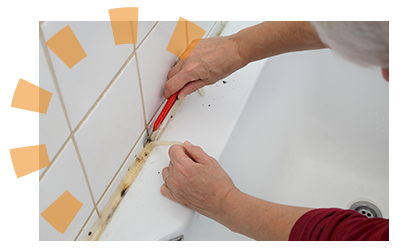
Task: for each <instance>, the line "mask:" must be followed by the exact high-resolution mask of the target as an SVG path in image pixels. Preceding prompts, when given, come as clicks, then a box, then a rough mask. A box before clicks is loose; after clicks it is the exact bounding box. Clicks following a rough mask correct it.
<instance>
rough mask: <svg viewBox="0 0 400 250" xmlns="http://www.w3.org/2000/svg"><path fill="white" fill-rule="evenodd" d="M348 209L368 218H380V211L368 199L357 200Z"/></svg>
mask: <svg viewBox="0 0 400 250" xmlns="http://www.w3.org/2000/svg"><path fill="white" fill-rule="evenodd" d="M350 209H352V210H355V211H357V212H359V213H360V214H363V215H365V216H367V217H368V218H382V213H381V211H380V210H379V208H378V207H377V206H375V205H374V204H372V203H371V202H368V201H357V202H355V203H354V204H353V205H351V206H350Z"/></svg>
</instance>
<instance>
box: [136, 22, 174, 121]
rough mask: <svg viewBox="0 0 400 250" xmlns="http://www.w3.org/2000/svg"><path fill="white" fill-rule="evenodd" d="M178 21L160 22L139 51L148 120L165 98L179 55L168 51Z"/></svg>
mask: <svg viewBox="0 0 400 250" xmlns="http://www.w3.org/2000/svg"><path fill="white" fill-rule="evenodd" d="M176 23H177V22H159V23H158V24H157V25H156V27H155V28H154V30H153V31H152V32H151V33H150V35H149V37H147V39H146V40H145V41H144V43H143V44H142V45H141V46H140V48H139V49H138V52H137V56H138V62H139V72H140V77H141V81H142V87H143V96H144V103H145V110H146V119H147V122H149V121H150V119H151V117H152V116H153V115H154V114H155V112H156V111H157V109H158V108H159V107H160V104H161V103H162V101H163V100H164V96H163V90H164V85H165V82H166V81H167V74H168V72H169V70H170V69H171V68H172V66H173V65H174V63H175V61H176V59H177V56H176V55H174V54H172V53H171V52H168V51H167V46H168V43H169V40H170V39H171V36H172V33H173V32H174V29H175V25H176Z"/></svg>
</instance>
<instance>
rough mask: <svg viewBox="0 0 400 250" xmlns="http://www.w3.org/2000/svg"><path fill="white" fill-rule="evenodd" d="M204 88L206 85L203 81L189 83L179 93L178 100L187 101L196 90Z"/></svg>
mask: <svg viewBox="0 0 400 250" xmlns="http://www.w3.org/2000/svg"><path fill="white" fill-rule="evenodd" d="M204 86H205V84H204V82H203V81H202V80H197V81H194V82H189V83H188V84H186V85H185V86H184V87H183V88H182V89H181V91H180V92H179V95H178V100H183V99H185V97H186V96H188V95H190V94H191V93H193V92H195V91H196V90H198V89H200V88H202V87H204Z"/></svg>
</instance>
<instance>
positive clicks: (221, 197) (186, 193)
mask: <svg viewBox="0 0 400 250" xmlns="http://www.w3.org/2000/svg"><path fill="white" fill-rule="evenodd" d="M169 156H170V159H171V161H170V164H169V166H168V167H166V168H164V169H163V171H162V177H163V179H164V182H165V183H164V184H163V185H162V186H161V190H160V191H161V194H162V195H164V196H165V197H167V198H169V199H171V200H173V201H176V202H178V203H180V204H182V205H184V206H186V207H188V208H191V209H193V210H195V211H197V212H199V213H201V214H203V215H205V216H207V217H210V218H212V219H215V220H218V219H221V216H223V215H224V214H225V213H224V201H225V199H226V197H227V196H228V194H229V193H230V192H232V191H239V190H238V189H237V188H236V187H235V185H234V184H233V181H232V180H231V178H230V177H229V176H228V174H227V173H226V172H225V171H224V169H223V168H222V167H221V166H220V165H219V163H218V162H217V161H216V160H215V159H214V158H212V157H211V156H209V155H207V154H206V153H205V152H204V151H203V149H201V148H200V147H198V146H194V145H192V144H191V143H189V142H185V143H184V145H183V147H182V146H180V145H173V146H171V148H170V149H169Z"/></svg>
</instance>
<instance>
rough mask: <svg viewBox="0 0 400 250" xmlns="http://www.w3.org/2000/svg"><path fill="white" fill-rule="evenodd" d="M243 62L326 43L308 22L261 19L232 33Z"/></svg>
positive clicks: (322, 46)
mask: <svg viewBox="0 0 400 250" xmlns="http://www.w3.org/2000/svg"><path fill="white" fill-rule="evenodd" d="M232 38H233V39H234V40H235V41H236V43H237V44H238V51H239V54H240V56H241V57H242V58H243V61H244V62H245V63H250V62H253V61H257V60H260V59H264V58H267V57H271V56H275V55H279V54H283V53H287V52H294V51H302V50H312V49H322V48H326V46H325V45H324V44H323V43H322V42H321V41H320V40H319V38H318V34H317V32H316V31H315V29H314V27H313V26H312V25H311V24H310V23H309V22H263V23H260V24H258V25H255V26H252V27H249V28H247V29H243V30H241V31H239V32H238V33H236V34H234V35H232Z"/></svg>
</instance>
